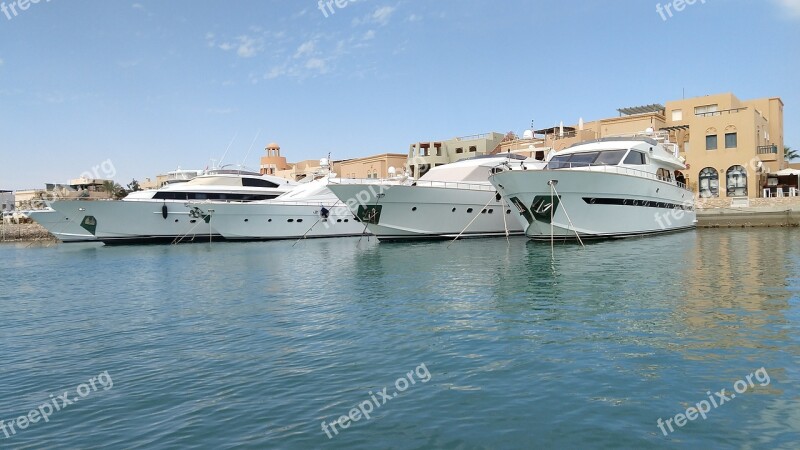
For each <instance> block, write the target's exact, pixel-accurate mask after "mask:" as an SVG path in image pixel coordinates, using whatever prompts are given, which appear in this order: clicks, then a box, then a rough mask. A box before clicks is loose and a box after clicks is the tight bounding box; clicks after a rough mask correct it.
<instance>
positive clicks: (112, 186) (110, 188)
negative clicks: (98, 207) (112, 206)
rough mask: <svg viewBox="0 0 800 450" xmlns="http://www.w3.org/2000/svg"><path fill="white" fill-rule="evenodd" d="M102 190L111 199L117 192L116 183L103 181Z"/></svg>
mask: <svg viewBox="0 0 800 450" xmlns="http://www.w3.org/2000/svg"><path fill="white" fill-rule="evenodd" d="M103 190H104V191H106V192H107V193H108V195H109V196H110V197H111V198H114V194H116V192H117V183H114V182H113V181H111V180H106V181H103Z"/></svg>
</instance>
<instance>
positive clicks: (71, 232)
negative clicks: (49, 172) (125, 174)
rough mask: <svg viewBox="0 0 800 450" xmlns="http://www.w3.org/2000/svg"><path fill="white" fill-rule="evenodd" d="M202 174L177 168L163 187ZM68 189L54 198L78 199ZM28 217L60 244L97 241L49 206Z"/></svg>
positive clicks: (168, 175) (78, 225)
mask: <svg viewBox="0 0 800 450" xmlns="http://www.w3.org/2000/svg"><path fill="white" fill-rule="evenodd" d="M202 173H203V171H202V170H181V169H180V168H179V169H178V170H173V171H170V172H167V174H166V179H165V180H164V185H168V184H173V183H185V182H188V181H191V180H192V179H193V178H195V177H197V176H198V175H202ZM57 186H60V185H57ZM68 188H69V189H64V190H62V191H59V193H58V194H56V198H58V196H59V195H64V196H65V198H64V200H67V199H69V197H70V196H72V198H80V197H79V191H77V190H76V189H75V188H76V186H69V187H68ZM71 194H76V195H71ZM29 216H30V218H31V219H33V220H34V221H35V222H36V223H38V224H39V225H41V226H43V227H44V228H45V229H47V231H48V232H50V234H52V235H53V236H54V237H55V238H56V239H58V240H59V241H61V242H64V243H72V242H92V241H97V238H96V237H95V235H93V234H92V233H90V232H89V231H87V230H86V229H85V228H83V227H82V226H81V225H80V223H79V222H74V221H71V220H70V219H69V217H67V216H65V215H64V214H62V213H60V212H58V211H56V210H54V209H53V208H51V207H49V206H48V207H47V208H44V209H37V210H33V211H31V212H30V214H29Z"/></svg>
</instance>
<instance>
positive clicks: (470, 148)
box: [469, 145, 478, 152]
mask: <svg viewBox="0 0 800 450" xmlns="http://www.w3.org/2000/svg"><path fill="white" fill-rule="evenodd" d="M469 151H471V152H477V151H478V147H475V146H474V145H470V146H469Z"/></svg>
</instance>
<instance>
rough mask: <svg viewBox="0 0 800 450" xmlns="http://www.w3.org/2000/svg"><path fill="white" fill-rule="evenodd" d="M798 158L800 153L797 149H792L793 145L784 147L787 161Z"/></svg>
mask: <svg viewBox="0 0 800 450" xmlns="http://www.w3.org/2000/svg"><path fill="white" fill-rule="evenodd" d="M797 158H800V153H797V150H792V147H789V146H788V145H785V146H784V147H783V159H784V160H785V161H791V160H793V159H797Z"/></svg>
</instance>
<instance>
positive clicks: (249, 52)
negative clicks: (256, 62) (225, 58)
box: [236, 36, 261, 58]
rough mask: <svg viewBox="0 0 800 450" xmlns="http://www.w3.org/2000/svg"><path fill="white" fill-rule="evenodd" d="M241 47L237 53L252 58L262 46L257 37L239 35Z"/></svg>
mask: <svg viewBox="0 0 800 450" xmlns="http://www.w3.org/2000/svg"><path fill="white" fill-rule="evenodd" d="M238 39H239V48H238V49H237V50H236V54H237V55H239V56H240V57H242V58H252V57H254V56H256V55H257V54H258V52H259V51H260V50H261V48H260V47H261V46H260V44H259V42H258V40H257V39H254V38H251V37H249V36H239V38H238Z"/></svg>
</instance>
